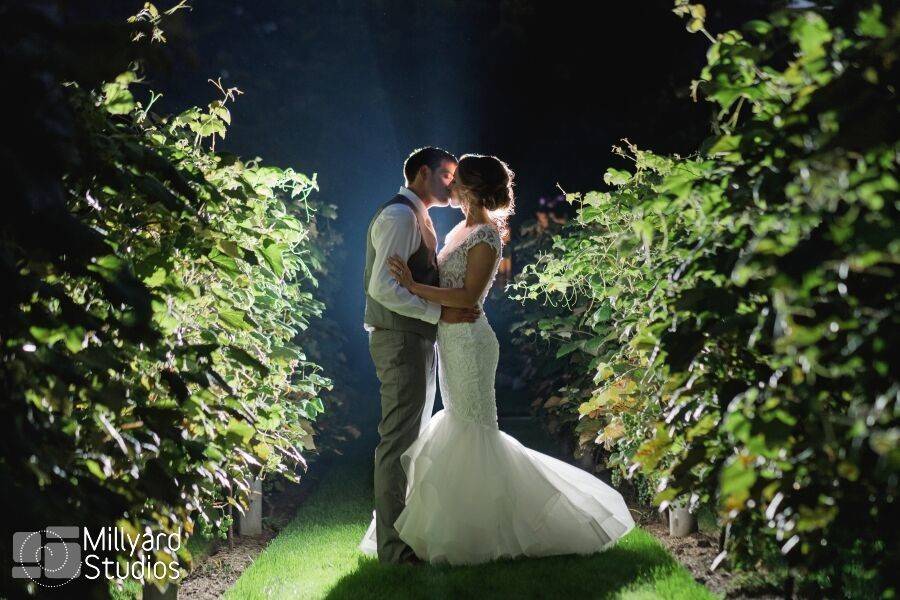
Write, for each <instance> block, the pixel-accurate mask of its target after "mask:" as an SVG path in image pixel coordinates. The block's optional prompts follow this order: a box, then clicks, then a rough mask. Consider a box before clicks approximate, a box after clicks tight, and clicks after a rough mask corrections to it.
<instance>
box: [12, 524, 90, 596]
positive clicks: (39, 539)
mask: <svg viewBox="0 0 900 600" xmlns="http://www.w3.org/2000/svg"><path fill="white" fill-rule="evenodd" d="M78 535H79V528H78V527H75V526H55V527H47V528H46V529H43V530H41V531H17V532H15V533H14V534H13V561H14V562H15V563H16V565H15V566H13V568H12V576H13V578H14V579H30V580H31V581H33V582H34V583H36V584H37V585H40V586H43V587H60V586H62V585H64V584H66V583H68V582H69V581H71V580H73V579H75V578H76V577H78V576H79V575H80V574H81V545H80V544H79V543H78Z"/></svg>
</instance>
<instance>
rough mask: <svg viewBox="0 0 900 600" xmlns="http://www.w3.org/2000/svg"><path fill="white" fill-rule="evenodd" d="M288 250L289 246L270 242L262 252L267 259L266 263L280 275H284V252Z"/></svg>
mask: <svg viewBox="0 0 900 600" xmlns="http://www.w3.org/2000/svg"><path fill="white" fill-rule="evenodd" d="M285 250H287V247H286V246H284V245H283V244H269V245H268V246H266V247H265V248H263V249H262V250H260V252H261V253H262V255H263V258H265V259H266V263H267V264H268V265H269V267H271V269H272V271H274V273H275V275H277V276H278V277H282V276H283V275H284V252H285Z"/></svg>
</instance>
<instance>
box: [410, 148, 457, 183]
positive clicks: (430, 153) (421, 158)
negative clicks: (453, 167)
mask: <svg viewBox="0 0 900 600" xmlns="http://www.w3.org/2000/svg"><path fill="white" fill-rule="evenodd" d="M445 160H448V161H450V162H454V163H458V162H459V160H457V158H456V157H455V156H453V155H452V154H450V153H449V152H447V151H446V150H444V149H443V148H435V147H434V146H426V147H425V148H419V149H418V150H413V151H412V152H411V153H410V155H409V156H407V157H406V160H405V161H404V162H403V176H404V177H406V183H411V182H412V181H413V180H415V178H416V173H418V172H419V169H421V168H422V165H427V166H428V168H429V169H431V170H432V171H434V170H436V169H438V168H440V166H441V163H442V162H444V161H445Z"/></svg>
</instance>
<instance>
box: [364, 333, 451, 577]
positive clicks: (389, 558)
mask: <svg viewBox="0 0 900 600" xmlns="http://www.w3.org/2000/svg"><path fill="white" fill-rule="evenodd" d="M369 352H370V353H371V355H372V361H373V362H374V363H375V373H376V374H377V375H378V380H379V381H380V382H381V421H380V422H379V424H378V434H379V436H380V437H381V439H380V441H379V442H378V446H377V447H376V448H375V537H376V538H377V540H378V560H379V561H381V562H383V563H397V562H399V561H401V560H403V559H405V558H407V557H409V556H411V555H413V551H412V548H410V547H409V546H408V545H407V544H406V543H405V542H403V540H401V539H400V537H399V535H398V533H397V530H396V529H394V521H396V520H397V517H399V516H400V513H401V512H402V511H403V507H404V506H405V505H406V483H407V482H406V473H404V471H403V467H402V466H401V465H400V455H401V454H403V453H404V452H405V451H406V450H407V449H408V448H409V447H410V445H412V443H413V442H414V441H415V440H416V438H417V437H418V436H419V432H420V431H422V429H424V427H425V426H426V425H427V424H428V421H429V419H431V413H432V411H433V410H434V394H435V389H436V386H435V381H436V369H435V351H434V342H433V341H431V340H429V339H427V338H425V337H422V336H421V335H418V334H415V333H407V332H403V331H392V330H384V329H379V330H375V331H372V332H370V333H369Z"/></svg>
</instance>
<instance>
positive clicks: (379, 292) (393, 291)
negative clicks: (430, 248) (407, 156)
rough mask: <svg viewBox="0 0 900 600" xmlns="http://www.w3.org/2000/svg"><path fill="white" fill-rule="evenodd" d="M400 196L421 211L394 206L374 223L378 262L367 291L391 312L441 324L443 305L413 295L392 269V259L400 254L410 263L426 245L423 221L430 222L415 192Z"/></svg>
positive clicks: (374, 240)
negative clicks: (388, 262) (424, 244)
mask: <svg viewBox="0 0 900 600" xmlns="http://www.w3.org/2000/svg"><path fill="white" fill-rule="evenodd" d="M398 193H399V194H401V195H403V196H405V197H406V198H408V199H409V200H410V202H412V203H413V205H414V206H415V207H416V209H417V211H416V212H414V211H413V210H412V209H410V208H409V207H408V206H406V205H405V204H400V203H398V204H391V205H390V206H388V207H386V208H385V209H384V210H382V211H381V214H379V215H378V217H376V219H375V222H374V223H372V245H373V246H374V247H375V262H374V264H373V265H372V276H371V277H370V279H369V289H368V290H367V291H368V293H369V295H370V296H371V297H372V298H373V299H375V301H376V302H378V303H379V304H381V305H382V306H384V307H385V308H387V309H388V310H391V311H393V312H395V313H397V314H400V315H403V316H405V317H412V318H413V319H419V320H421V321H425V322H427V323H437V322H438V320H440V318H441V305H440V304H436V303H434V302H429V301H428V300H423V299H422V298H419V297H418V296H416V295H415V294H413V293H411V292H410V291H409V290H407V289H406V288H405V287H403V286H401V285H400V284H399V283H397V280H396V279H394V277H393V276H392V275H391V272H390V270H388V265H387V259H388V258H389V257H391V256H393V255H394V254H399V255H400V257H401V258H403V260H409V257H410V256H412V255H413V253H414V252H415V251H416V250H418V248H419V246H420V245H421V243H422V234H421V232H420V231H419V222H420V220H421V219H422V217H424V218H425V219H428V212H427V209H426V208H425V205H424V204H423V203H422V200H421V199H420V198H419V197H418V196H417V195H416V194H415V192H413V191H412V190H410V189H409V188H406V187H401V188H400V191H399V192H398ZM417 213H418V214H417ZM421 225H422V226H423V227H429V226H431V223H430V220H429V221H428V222H422V223H421ZM432 231H433V227H432ZM435 251H437V249H436V248H435ZM365 328H366V330H368V331H371V330H372V326H371V325H369V324H368V323H366V324H365Z"/></svg>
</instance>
